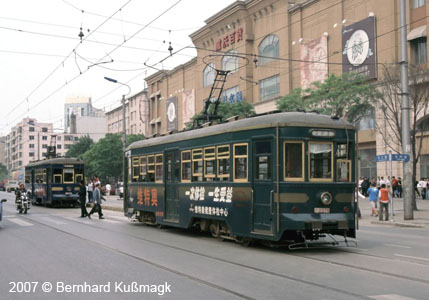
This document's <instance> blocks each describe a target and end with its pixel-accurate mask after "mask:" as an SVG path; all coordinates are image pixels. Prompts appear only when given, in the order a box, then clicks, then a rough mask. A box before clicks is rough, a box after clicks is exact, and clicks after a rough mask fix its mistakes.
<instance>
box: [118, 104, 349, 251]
mask: <svg viewBox="0 0 429 300" xmlns="http://www.w3.org/2000/svg"><path fill="white" fill-rule="evenodd" d="M126 156H127V157H128V165H129V170H128V176H129V178H128V180H129V181H128V182H129V183H128V193H127V194H128V199H124V201H125V203H124V207H125V209H126V210H125V214H126V215H128V216H131V215H133V214H136V215H137V218H138V219H139V220H140V221H141V222H145V223H148V224H160V225H169V226H175V227H181V228H189V227H192V226H193V227H199V228H200V229H201V230H203V231H210V232H211V234H212V235H214V236H216V237H222V238H230V239H234V240H237V241H240V242H243V243H248V242H249V241H252V240H266V241H271V242H274V241H276V242H277V241H287V242H289V243H301V242H306V241H309V240H318V239H319V238H321V237H325V236H326V235H337V236H342V237H344V238H347V237H352V238H354V237H356V226H355V225H356V219H355V202H354V189H355V174H354V170H355V167H356V166H355V164H356V161H355V129H354V127H353V126H352V125H350V124H348V123H346V122H344V121H342V120H339V119H336V118H331V117H329V116H326V115H320V114H316V113H300V112H289V113H277V114H271V115H262V116H256V117H252V118H247V119H242V120H237V121H233V122H228V123H222V124H218V125H213V126H209V127H205V128H200V129H195V130H189V131H184V132H180V133H176V134H172V135H166V136H161V137H155V138H150V139H146V140H142V141H138V142H135V143H133V144H131V145H130V146H129V147H128V148H127V150H126Z"/></svg>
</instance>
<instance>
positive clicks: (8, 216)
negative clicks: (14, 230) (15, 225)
mask: <svg viewBox="0 0 429 300" xmlns="http://www.w3.org/2000/svg"><path fill="white" fill-rule="evenodd" d="M3 218H15V216H14V215H7V216H3Z"/></svg>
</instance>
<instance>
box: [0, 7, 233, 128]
mask: <svg viewBox="0 0 429 300" xmlns="http://www.w3.org/2000/svg"><path fill="white" fill-rule="evenodd" d="M233 2H235V1H234V0H216V1H209V0H158V1H153V0H115V1H113V0H110V1H106V0H39V1H34V0H13V1H5V0H3V1H2V5H1V10H0V41H1V42H0V90H1V94H0V136H4V135H7V134H8V133H9V131H10V128H11V127H13V126H15V125H16V124H17V123H19V122H20V121H21V120H22V119H23V118H25V117H31V118H36V119H37V122H48V123H53V124H54V127H56V128H63V127H64V123H63V122H64V120H63V118H64V116H63V114H64V101H65V99H66V97H78V96H83V97H91V98H92V103H93V106H94V107H96V108H101V109H105V110H106V111H109V110H111V109H112V108H115V107H117V106H119V104H120V99H121V97H122V94H126V93H128V89H127V88H126V87H124V86H121V85H119V84H114V83H111V82H108V81H106V80H104V78H103V77H105V76H107V77H110V78H114V79H116V80H118V81H119V82H123V83H127V84H128V85H129V86H130V87H131V95H133V94H136V93H138V92H140V91H141V90H143V88H144V87H145V85H144V84H145V83H144V80H143V79H144V78H145V77H147V76H149V75H151V74H153V73H155V72H156V69H153V68H148V67H147V66H145V64H146V65H149V66H154V67H155V68H157V69H162V68H164V69H172V68H174V67H176V66H177V65H179V64H182V63H184V62H186V61H188V60H190V59H191V58H192V57H195V56H196V51H195V49H192V48H185V49H183V50H181V51H179V52H178V53H176V54H174V55H173V56H172V57H168V56H169V52H168V47H169V45H170V43H171V46H172V47H173V52H175V51H178V50H180V49H182V48H183V47H186V46H193V45H192V41H191V39H190V38H189V35H190V34H191V33H193V32H195V31H197V30H198V29H199V28H201V27H203V26H204V25H205V23H204V21H205V20H207V19H208V18H209V17H211V16H213V15H214V14H216V13H217V12H219V11H220V10H222V9H223V8H225V7H227V6H228V5H230V4H231V3H233ZM81 28H82V31H81ZM80 32H82V33H83V38H82V41H81V40H80V37H79V34H80ZM164 59H165V60H164ZM112 60H113V62H112ZM161 60H164V61H163V62H162V63H159V62H160V61H161Z"/></svg>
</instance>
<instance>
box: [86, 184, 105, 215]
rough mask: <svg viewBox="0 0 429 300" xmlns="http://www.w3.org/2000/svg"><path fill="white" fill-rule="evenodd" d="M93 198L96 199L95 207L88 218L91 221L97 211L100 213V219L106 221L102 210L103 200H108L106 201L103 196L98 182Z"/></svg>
mask: <svg viewBox="0 0 429 300" xmlns="http://www.w3.org/2000/svg"><path fill="white" fill-rule="evenodd" d="M93 198H94V207H93V208H92V209H91V211H90V212H89V214H88V218H90V219H91V215H92V214H93V213H95V211H97V212H98V218H99V219H104V217H103V212H102V210H101V200H104V201H106V199H104V197H103V196H102V195H101V191H100V183H99V182H97V183H96V184H95V189H94V192H93Z"/></svg>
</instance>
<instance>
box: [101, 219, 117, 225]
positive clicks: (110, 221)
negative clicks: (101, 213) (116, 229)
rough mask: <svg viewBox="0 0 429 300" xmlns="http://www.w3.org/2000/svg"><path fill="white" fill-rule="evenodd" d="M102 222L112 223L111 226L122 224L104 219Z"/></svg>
mask: <svg viewBox="0 0 429 300" xmlns="http://www.w3.org/2000/svg"><path fill="white" fill-rule="evenodd" d="M103 222H107V223H112V224H121V223H122V222H119V221H115V220H108V219H104V220H103Z"/></svg>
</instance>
